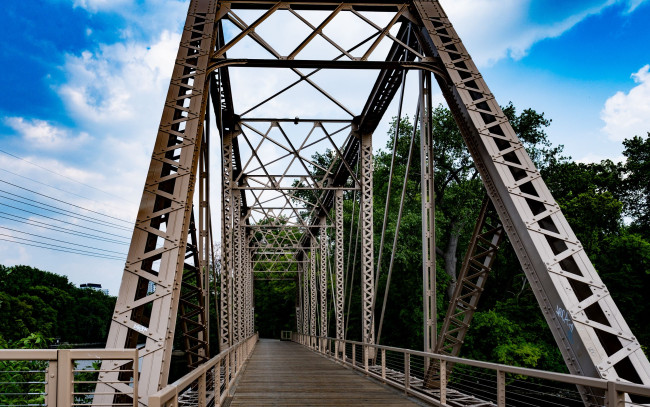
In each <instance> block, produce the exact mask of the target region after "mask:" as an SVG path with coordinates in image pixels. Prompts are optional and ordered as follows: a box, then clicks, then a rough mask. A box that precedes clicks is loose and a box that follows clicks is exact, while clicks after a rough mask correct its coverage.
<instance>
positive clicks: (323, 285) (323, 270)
mask: <svg viewBox="0 0 650 407" xmlns="http://www.w3.org/2000/svg"><path fill="white" fill-rule="evenodd" d="M320 225H321V228H320V332H319V335H320V336H321V337H322V338H326V337H327V228H326V227H325V226H326V225H325V219H321V224H320ZM322 341H324V339H323V340H322ZM322 341H321V342H322ZM321 347H322V346H321Z"/></svg>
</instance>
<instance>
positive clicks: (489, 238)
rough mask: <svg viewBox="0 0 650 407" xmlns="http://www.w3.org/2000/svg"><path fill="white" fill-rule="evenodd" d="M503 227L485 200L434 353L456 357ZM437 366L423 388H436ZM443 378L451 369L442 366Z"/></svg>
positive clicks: (433, 368)
mask: <svg viewBox="0 0 650 407" xmlns="http://www.w3.org/2000/svg"><path fill="white" fill-rule="evenodd" d="M503 237H504V233H503V225H501V221H500V220H499V217H498V215H497V213H496V211H495V210H494V207H493V206H492V202H490V200H489V198H488V197H487V196H486V197H485V199H483V203H482V205H481V210H480V211H479V215H478V217H477V219H476V225H475V226H474V231H473V233H472V237H471V240H470V243H469V245H468V247H467V252H466V253H465V258H464V259H463V264H462V266H461V268H460V271H459V272H458V277H457V281H456V288H455V290H454V292H453V294H452V296H451V299H450V300H449V307H448V308H447V314H446V316H445V319H444V321H443V323H442V327H441V328H440V336H439V338H438V342H437V343H436V347H435V349H434V353H440V354H443V355H449V356H458V355H459V354H460V348H461V346H462V345H463V342H464V340H465V335H466V334H467V331H468V330H469V327H470V324H471V322H472V319H473V317H474V312H475V311H476V308H477V306H478V302H479V299H480V297H481V294H482V293H483V290H484V288H485V283H486V281H487V277H488V274H489V273H490V271H491V269H492V265H493V263H494V260H495V259H496V256H497V252H498V250H499V245H500V243H501V241H502V240H503ZM439 367H440V366H439V364H437V363H434V364H432V366H431V367H430V368H429V371H428V372H427V375H426V376H425V380H424V382H425V385H426V387H429V388H431V387H437V386H438V385H439V383H438V381H439V380H440V376H439V371H438V369H439ZM446 369H447V370H446V371H447V376H449V375H450V373H451V370H452V369H453V364H452V363H449V362H448V363H447V365H446Z"/></svg>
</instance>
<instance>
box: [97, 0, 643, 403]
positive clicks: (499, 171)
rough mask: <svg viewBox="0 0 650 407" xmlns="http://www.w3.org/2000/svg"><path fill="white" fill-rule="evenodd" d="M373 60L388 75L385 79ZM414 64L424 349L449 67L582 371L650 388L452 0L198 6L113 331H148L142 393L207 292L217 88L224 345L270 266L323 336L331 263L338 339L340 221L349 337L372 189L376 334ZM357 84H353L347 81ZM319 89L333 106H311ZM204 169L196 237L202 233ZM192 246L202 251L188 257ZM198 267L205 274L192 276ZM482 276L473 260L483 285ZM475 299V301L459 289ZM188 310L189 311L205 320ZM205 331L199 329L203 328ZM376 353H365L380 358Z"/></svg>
mask: <svg viewBox="0 0 650 407" xmlns="http://www.w3.org/2000/svg"><path fill="white" fill-rule="evenodd" d="M319 13H320V14H319ZM314 15H319V16H320V17H318V18H316V17H314ZM285 20H286V21H287V22H289V21H290V22H291V24H281V25H280V28H282V29H284V28H286V29H287V30H288V29H294V28H295V27H300V29H296V33H295V35H293V33H292V34H291V35H289V36H286V35H285V36H284V37H286V38H285V41H287V44H290V45H286V44H284V43H279V42H278V41H277V40H276V38H274V35H273V33H274V32H275V31H274V29H273V27H274V26H273V24H274V22H275V24H276V27H277V24H278V21H285ZM341 21H346V22H349V23H347V24H348V25H350V24H351V25H356V24H358V25H360V26H361V25H362V26H363V27H365V28H366V31H365V33H363V35H362V34H360V33H357V32H356V31H355V30H349V33H348V32H345V33H344V34H349V36H350V38H348V37H345V36H341V35H340V34H341V33H340V32H338V31H340V30H335V29H334V28H333V27H335V25H336V24H340V23H341ZM361 31H362V30H360V31H359V32H361ZM355 35H356V36H357V37H355V38H351V37H353V36H355ZM262 69H264V73H263V74H260V73H259V70H262ZM334 70H337V71H336V72H337V73H336V74H333V73H332V72H334ZM360 70H374V71H375V72H376V78H372V77H371V76H369V75H368V74H367V72H363V71H360ZM405 70H420V71H421V78H422V79H421V82H420V84H421V85H420V101H419V106H420V107H421V129H422V134H423V136H422V137H421V142H422V145H421V163H422V168H421V172H422V204H423V206H422V225H423V236H422V241H423V242H422V244H423V246H422V247H423V277H424V278H423V282H424V287H423V293H422V294H423V295H422V296H423V302H424V307H423V311H424V319H425V320H424V331H425V332H424V338H425V350H430V349H432V348H434V347H435V340H436V334H435V327H436V321H435V314H436V309H435V250H434V249H435V247H434V242H435V233H434V232H435V216H434V215H435V208H434V207H433V202H434V196H433V191H434V188H433V183H434V180H433V166H434V163H433V161H432V160H433V150H432V148H433V140H432V139H431V128H430V117H429V115H430V113H431V107H432V106H431V100H432V96H431V92H432V86H433V81H432V74H433V75H435V78H436V80H437V82H438V84H439V85H440V88H441V89H442V92H443V95H444V97H445V98H446V100H447V102H448V105H449V107H450V108H451V110H452V112H453V114H454V117H455V119H456V121H457V123H458V125H459V127H460V130H461V133H462V135H463V137H464V139H465V142H466V144H467V145H468V148H469V150H470V153H471V154H472V157H473V158H474V161H475V164H476V166H477V168H478V170H479V172H480V174H481V177H482V179H483V182H484V184H485V186H486V189H487V191H488V195H489V197H490V199H491V201H492V202H493V204H494V208H495V210H496V212H497V213H498V216H499V218H500V220H501V223H502V224H503V228H504V230H505V232H506V233H507V234H508V237H509V239H510V241H511V242H512V243H513V245H514V248H515V251H516V253H517V255H518V257H519V260H520V262H521V264H522V266H523V268H524V271H525V273H526V275H527V277H528V279H529V281H530V283H531V286H532V287H533V290H534V292H535V295H536V296H537V299H538V301H539V303H540V306H541V308H542V311H543V312H544V314H545V316H546V319H547V321H548V323H549V325H550V326H551V330H552V332H553V334H554V336H555V338H556V340H557V342H558V345H559V347H560V349H561V351H562V353H563V355H564V357H565V359H566V361H567V364H568V366H569V368H570V370H571V372H573V373H579V374H582V375H587V376H596V377H603V378H607V379H614V378H622V379H625V380H629V381H633V382H637V383H645V384H650V364H649V363H648V361H647V359H646V357H645V356H644V354H643V352H642V350H641V349H640V344H639V343H638V341H637V340H636V338H634V336H633V335H632V333H631V332H630V329H629V327H628V326H627V324H626V323H625V321H624V319H623V317H622V315H620V312H619V311H618V309H617V308H616V305H615V304H614V302H613V300H612V299H611V297H610V296H609V294H608V292H607V289H606V287H605V286H604V284H603V283H602V281H601V280H600V278H599V276H598V275H597V273H596V271H595V270H594V268H593V266H592V265H591V263H590V262H589V259H588V258H587V256H586V254H585V253H584V251H583V249H582V246H581V245H580V243H579V242H578V241H577V239H576V237H575V235H574V234H573V232H572V231H571V228H570V227H569V226H568V224H567V223H566V220H565V219H564V217H563V215H562V214H561V212H560V210H559V207H558V205H557V204H556V203H555V201H554V199H553V198H552V197H551V195H550V193H549V192H548V188H547V187H546V186H545V184H544V182H543V180H542V179H541V177H540V174H539V172H538V171H537V170H536V169H535V167H534V165H533V163H532V161H531V160H530V157H528V155H527V154H526V152H525V150H524V148H523V146H522V144H521V142H520V141H519V140H518V138H517V136H516V134H515V133H514V131H513V130H512V127H511V126H510V124H509V123H508V121H507V119H506V117H505V115H504V114H503V112H502V111H501V109H500V107H499V105H498V103H497V102H496V101H495V99H494V97H493V95H492V94H491V93H490V91H489V89H488V87H487V85H486V84H485V82H484V81H483V79H482V77H481V75H480V73H479V72H478V70H477V69H476V66H475V65H474V63H473V62H472V59H471V57H470V56H469V54H468V53H467V51H466V50H465V48H464V46H463V44H462V42H461V40H460V39H459V37H458V35H457V34H456V32H455V31H454V29H453V27H452V25H451V23H450V22H449V20H448V18H447V17H446V15H445V14H444V12H443V10H442V8H441V7H440V4H439V2H438V1H435V0H426V1H425V0H410V1H401V2H400V1H398V2H392V1H387V0H375V1H367V2H362V3H355V2H343V3H341V2H333V1H319V0H316V1H311V0H310V1H287V2H277V1H273V0H256V1H254V2H252V1H247V0H231V1H220V2H217V1H216V0H193V1H192V2H191V3H190V8H189V11H188V17H187V21H186V24H185V26H184V31H183V34H182V38H181V43H180V46H179V52H178V57H177V59H176V64H175V68H174V72H173V76H172V80H171V83H170V88H169V92H168V95H167V99H166V103H165V106H164V110H163V116H162V119H161V126H160V129H159V132H158V135H157V138H156V142H155V145H154V151H153V155H152V160H151V164H150V169H149V172H148V175H147V181H146V184H145V188H144V191H143V198H142V201H141V205H140V209H139V212H138V219H137V222H136V227H135V231H134V234H133V239H132V242H131V247H130V250H129V255H128V258H127V263H126V267H125V271H124V276H123V281H122V286H121V288H120V293H119V297H118V301H117V305H116V308H115V314H114V319H113V321H112V324H111V330H110V334H109V341H108V343H107V346H109V347H114V348H121V347H123V348H129V347H130V348H133V347H136V345H137V344H138V343H143V342H144V343H145V346H144V347H142V348H141V349H140V351H139V354H140V355H139V356H140V357H141V358H142V362H141V363H140V364H141V366H142V379H141V380H140V385H139V389H138V391H139V394H140V395H141V396H142V397H141V399H140V402H141V404H144V405H146V404H147V397H148V396H149V395H150V394H152V393H153V392H155V391H157V390H158V389H159V388H160V387H161V386H162V385H164V384H166V381H167V377H168V372H169V363H170V360H171V349H172V342H173V334H174V328H175V324H176V315H177V312H178V311H179V301H183V300H182V299H181V297H182V296H183V295H184V293H186V292H190V291H191V292H192V293H193V298H196V299H197V300H196V301H194V300H192V301H188V302H182V303H181V304H182V305H181V307H180V311H181V315H192V316H198V315H199V314H198V313H196V312H197V310H199V309H201V308H203V309H204V310H205V309H207V307H208V304H209V300H208V298H207V280H206V277H205V275H206V270H207V268H208V266H209V264H208V263H209V258H210V256H209V253H208V249H207V246H208V241H209V229H210V225H209V219H210V210H209V209H210V208H209V199H208V197H209V188H208V185H209V184H208V182H209V181H208V180H209V177H208V175H209V171H210V169H209V158H208V155H207V144H208V142H209V131H208V128H206V131H205V132H204V127H206V126H204V119H205V118H206V111H207V107H208V101H209V100H208V99H209V98H208V89H209V90H210V93H211V96H212V102H213V108H214V113H215V114H214V116H215V118H214V119H215V121H216V126H217V129H218V131H219V136H220V138H221V154H222V160H221V166H222V176H221V182H222V197H221V210H222V216H221V220H222V230H221V249H222V251H221V259H220V260H221V262H220V269H221V276H220V279H221V287H220V289H221V292H220V298H219V301H218V302H219V310H220V328H219V329H220V332H219V346H220V348H221V349H222V350H223V349H225V348H227V347H228V346H230V345H232V344H234V343H235V342H237V341H239V340H242V339H245V338H246V337H248V336H249V335H250V334H251V333H252V332H253V330H254V314H253V308H254V295H253V294H254V291H253V288H254V287H253V284H254V280H255V279H254V277H253V274H254V273H285V274H290V275H291V278H290V280H292V281H297V282H298V284H299V286H300V289H301V290H299V292H298V296H297V297H298V300H297V302H300V301H302V304H300V306H299V307H298V308H299V309H298V311H299V312H297V315H296V323H297V325H298V326H299V330H301V331H302V332H303V333H309V334H311V335H316V331H317V326H316V325H317V315H316V313H317V312H318V311H317V304H316V303H317V298H318V297H317V287H318V284H317V280H316V278H317V274H318V276H319V277H320V279H319V280H320V281H319V283H320V329H319V331H320V334H321V335H325V334H326V332H327V313H326V311H327V308H326V307H327V294H328V293H327V286H328V281H327V257H328V242H327V236H328V233H327V232H328V231H327V228H328V227H330V228H331V227H334V228H335V231H334V233H330V234H331V235H333V236H334V248H335V253H334V257H335V260H334V261H335V273H334V274H335V278H334V281H333V282H332V290H333V291H334V295H333V298H334V313H335V318H336V331H337V337H338V338H342V337H343V336H344V334H345V333H344V331H343V322H344V321H343V293H344V289H345V287H343V285H344V282H343V274H342V272H343V255H344V252H343V242H342V241H343V233H342V229H343V227H344V225H343V217H342V215H343V199H344V197H346V195H345V194H344V192H345V191H355V193H357V192H358V193H359V196H360V203H359V211H360V233H359V236H360V241H361V250H360V253H361V280H362V281H361V285H362V288H361V295H362V298H361V306H362V310H361V311H362V314H361V316H362V318H361V323H362V330H361V332H362V333H361V336H362V338H361V339H362V341H363V342H364V343H373V342H374V338H375V328H374V320H373V303H374V286H375V283H376V282H375V279H376V277H375V276H374V265H375V263H374V243H373V236H374V230H373V205H372V201H373V196H372V192H373V180H372V171H373V157H372V153H373V152H372V137H373V132H374V131H375V130H376V128H377V126H378V124H379V122H380V120H381V119H382V117H384V115H385V113H386V112H387V109H388V107H389V105H390V103H391V101H392V100H393V98H394V96H395V95H396V93H397V91H398V89H399V88H400V86H401V83H402V78H403V76H404V75H403V74H404V71H405ZM328 72H329V73H328ZM341 72H342V73H341ZM283 75H284V76H283ZM328 75H329V76H328ZM355 75H356V76H355ZM321 78H322V79H321ZM346 78H348V79H349V78H352V79H350V80H349V81H348V83H347V84H345V82H344V81H345V79H346ZM373 79H374V81H373ZM333 83H334V84H338V85H342V84H343V85H342V86H345V87H346V89H345V91H346V92H347V93H351V92H350V90H351V89H352V88H354V92H355V94H367V95H368V96H367V99H366V101H365V104H359V103H357V102H355V101H354V100H351V99H349V98H345V97H342V98H341V97H339V98H337V97H336V94H337V89H336V88H335V87H334V89H332V86H331V85H332V84H333ZM250 84H253V87H254V86H257V87H254V88H252V87H251V85H250ZM348 88H349V89H348ZM233 95H235V96H236V97H233ZM310 98H314V99H313V100H316V101H317V102H314V103H312V104H311V105H310V103H309V101H310V100H312V99H310ZM295 106H298V108H294V107H295ZM306 108H310V109H309V110H308V111H309V114H306V113H305V112H304V111H305V109H306ZM301 109H302V110H301ZM296 111H300V112H303V113H305V114H302V113H301V114H298V113H295V112H296ZM300 116H303V117H300ZM357 166H358V167H359V172H358V173H357V171H355V170H354V169H355V168H356V167H357ZM199 167H200V168H199ZM197 175H198V181H199V183H200V186H199V206H198V212H199V216H198V219H199V227H198V232H199V233H198V240H197V238H196V237H194V236H193V233H194V231H193V228H192V227H191V223H192V221H191V214H192V199H193V192H194V188H195V183H196V182H197ZM332 209H334V213H331V212H332ZM188 236H190V238H189V239H188ZM350 236H352V234H350ZM493 236H496V235H493ZM318 237H320V244H319V242H318ZM319 246H320V267H317V253H318V251H319ZM188 248H189V250H188ZM307 252H308V253H309V254H307ZM187 255H191V256H190V257H192V261H190V262H187V265H190V266H191V267H189V268H188V266H187V265H186V261H185V260H186V256H187ZM307 255H308V256H309V258H307ZM488 257H489V256H488ZM488 257H486V258H485V259H486V261H487V259H488ZM492 257H493V256H492ZM184 266H185V267H184ZM184 268H185V269H188V270H189V273H186V275H185V276H184V275H183V274H184V273H183V270H184ZM319 269H320V272H319V271H318V270H319ZM481 270H482V271H481V273H483V272H484V269H481ZM479 274H480V273H479ZM477 275H478V274H476V273H475V274H472V273H469V272H468V275H467V279H468V281H469V280H471V279H472V278H474V277H476V276H477ZM280 277H281V278H282V276H280ZM296 277H297V278H296ZM481 278H482V277H481ZM474 285H475V286H476V288H479V285H478V284H476V282H475V283H474ZM182 287H186V288H191V289H189V290H187V289H186V290H185V291H183V289H182ZM414 295H418V296H419V293H414ZM188 298H189V297H188ZM201 298H202V301H203V305H201V303H200V301H201ZM463 298H465V295H464V294H461V295H459V301H461V302H462V301H463ZM472 298H474V297H472ZM471 301H473V300H470V302H469V304H470V307H471V306H472V305H471V304H472V302H471ZM461 302H458V304H461ZM458 307H461V308H462V305H461V306H456V309H458ZM181 320H182V321H185V323H186V325H187V324H188V323H190V319H189V318H185V317H182V318H181ZM191 321H192V322H191V324H195V325H196V329H197V331H196V332H197V335H196V336H195V337H193V338H194V339H195V343H189V344H188V348H191V349H194V346H195V345H196V344H201V343H202V342H205V344H206V346H205V348H204V350H199V351H197V352H195V353H196V355H199V356H201V355H202V353H203V354H205V355H207V353H208V350H207V342H206V341H205V340H204V339H205V337H206V336H207V334H206V333H205V332H207V331H206V330H207V325H208V323H207V318H203V321H202V322H201V321H200V320H196V319H193V320H191ZM193 330H194V328H192V327H190V326H189V325H187V332H192V331H193ZM457 339H458V338H457ZM460 341H461V342H462V339H460ZM201 346H203V345H201ZM197 349H198V348H197ZM366 356H367V357H366V358H365V361H364V363H367V361H368V358H371V357H372V355H369V354H367V355H366ZM121 368H124V369H126V367H125V365H122V366H110V367H106V369H107V370H109V369H113V370H112V371H111V372H108V373H107V374H106V375H105V379H104V380H105V383H104V384H103V385H100V386H99V387H98V389H99V391H101V392H106V393H107V395H106V396H101V397H99V396H98V397H97V398H96V400H95V402H96V403H103V402H105V404H110V401H111V400H110V398H111V397H112V396H111V392H112V390H111V387H110V386H111V385H110V382H111V381H114V379H116V378H117V376H119V375H120V369H121ZM581 392H582V393H583V395H584V398H585V400H589V399H590V397H591V396H590V390H589V389H581Z"/></svg>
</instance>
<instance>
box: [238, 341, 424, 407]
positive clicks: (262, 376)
mask: <svg viewBox="0 0 650 407" xmlns="http://www.w3.org/2000/svg"><path fill="white" fill-rule="evenodd" d="M374 405H378V406H419V405H421V404H418V403H416V402H414V401H412V400H411V399H409V398H407V397H406V396H404V395H402V394H400V393H399V392H398V391H396V390H393V389H390V388H387V387H386V386H382V385H381V384H379V383H377V382H374V381H373V380H370V379H368V378H365V377H363V376H362V375H361V374H358V373H356V372H353V371H352V370H350V369H346V368H345V367H343V366H340V365H338V364H336V363H335V362H333V361H331V360H328V359H326V358H324V357H322V356H320V355H318V354H316V353H314V352H312V351H310V350H309V349H307V348H306V347H304V346H301V345H299V344H297V343H293V342H280V341H278V340H271V339H261V340H260V341H259V342H258V343H257V347H256V348H255V351H254V352H253V354H252V355H251V358H250V360H249V361H248V365H247V366H246V368H245V370H244V371H243V372H242V376H241V378H240V380H239V383H238V384H237V387H236V390H235V394H234V397H233V399H232V402H231V404H230V406H232V407H234V406H374Z"/></svg>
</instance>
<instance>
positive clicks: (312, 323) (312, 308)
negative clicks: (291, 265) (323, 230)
mask: <svg viewBox="0 0 650 407" xmlns="http://www.w3.org/2000/svg"><path fill="white" fill-rule="evenodd" d="M316 250H317V246H316V237H315V236H313V235H312V236H311V250H310V252H309V335H311V336H316ZM312 346H313V344H312Z"/></svg>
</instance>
